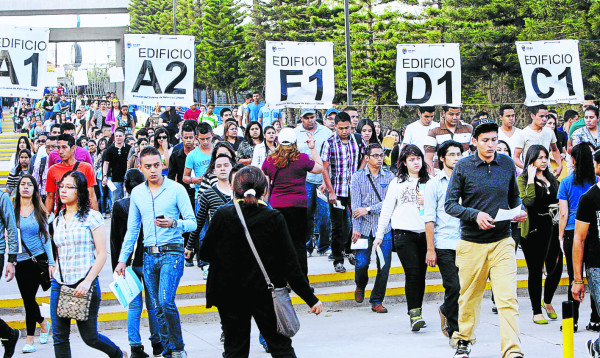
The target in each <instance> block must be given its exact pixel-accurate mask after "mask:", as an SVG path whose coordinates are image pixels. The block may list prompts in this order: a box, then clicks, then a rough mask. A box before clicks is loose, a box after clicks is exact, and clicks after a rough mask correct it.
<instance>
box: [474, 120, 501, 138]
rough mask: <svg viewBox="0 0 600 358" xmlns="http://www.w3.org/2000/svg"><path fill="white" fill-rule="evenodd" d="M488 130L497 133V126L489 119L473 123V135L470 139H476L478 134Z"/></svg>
mask: <svg viewBox="0 0 600 358" xmlns="http://www.w3.org/2000/svg"><path fill="white" fill-rule="evenodd" d="M489 130H492V131H493V130H495V131H498V124H497V123H496V122H494V121H493V120H491V119H489V118H481V119H478V120H476V121H474V122H473V135H472V137H471V138H477V136H479V134H481V133H485V132H488V131H489Z"/></svg>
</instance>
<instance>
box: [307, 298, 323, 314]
mask: <svg viewBox="0 0 600 358" xmlns="http://www.w3.org/2000/svg"><path fill="white" fill-rule="evenodd" d="M310 311H311V312H312V313H314V314H316V315H318V314H319V313H321V312H323V304H322V303H321V301H319V302H317V303H315V305H314V306H312V307H311V308H310Z"/></svg>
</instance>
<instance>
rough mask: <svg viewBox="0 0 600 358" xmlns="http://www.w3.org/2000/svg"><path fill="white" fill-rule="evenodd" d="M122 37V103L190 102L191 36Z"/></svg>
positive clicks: (161, 103)
mask: <svg viewBox="0 0 600 358" xmlns="http://www.w3.org/2000/svg"><path fill="white" fill-rule="evenodd" d="M124 40H125V90H124V97H125V98H124V101H125V103H135V104H142V105H156V104H160V105H167V106H169V105H170V106H189V105H191V104H192V103H193V101H194V94H193V89H194V57H195V56H194V37H193V36H173V35H171V36H170V35H137V34H127V35H124Z"/></svg>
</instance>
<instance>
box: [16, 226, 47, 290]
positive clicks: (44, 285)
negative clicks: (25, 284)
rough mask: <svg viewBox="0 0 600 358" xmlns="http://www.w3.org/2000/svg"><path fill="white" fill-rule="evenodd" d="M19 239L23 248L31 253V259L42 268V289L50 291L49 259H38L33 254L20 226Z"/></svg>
mask: <svg viewBox="0 0 600 358" xmlns="http://www.w3.org/2000/svg"><path fill="white" fill-rule="evenodd" d="M19 239H20V240H21V244H22V245H23V248H24V249H25V251H27V254H28V255H29V258H30V259H31V261H33V262H34V263H35V264H36V265H37V266H38V267H39V269H40V286H42V290H43V291H48V289H49V288H50V270H49V268H48V260H47V259H46V260H38V259H37V258H36V257H35V256H33V255H32V254H31V251H29V248H28V247H27V245H26V244H25V241H23V239H22V236H21V229H20V228H19ZM41 239H42V238H41V237H40V240H41ZM42 244H43V243H42Z"/></svg>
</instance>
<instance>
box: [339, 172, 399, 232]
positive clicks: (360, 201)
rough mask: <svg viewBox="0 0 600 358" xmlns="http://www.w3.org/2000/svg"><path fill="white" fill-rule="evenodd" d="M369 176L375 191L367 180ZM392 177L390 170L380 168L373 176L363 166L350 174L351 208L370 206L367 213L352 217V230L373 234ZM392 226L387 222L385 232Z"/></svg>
mask: <svg viewBox="0 0 600 358" xmlns="http://www.w3.org/2000/svg"><path fill="white" fill-rule="evenodd" d="M369 177H370V178H371V180H372V181H373V184H374V185H375V188H376V189H377V193H379V197H380V198H381V200H379V198H378V197H377V193H375V191H374V190H373V186H372V185H371V183H370V181H369ZM393 179H394V174H392V173H391V172H389V171H387V170H385V169H383V168H382V169H380V170H379V174H377V176H373V175H372V174H371V172H370V170H369V168H364V169H362V170H359V171H357V172H356V173H354V175H352V180H351V181H350V198H351V199H352V208H353V209H354V210H356V209H358V208H367V207H369V208H371V210H370V212H369V213H368V214H367V215H364V216H361V217H360V218H357V219H354V218H353V219H352V230H354V231H360V233H361V235H365V236H373V237H374V236H375V233H376V231H377V222H378V221H379V213H380V212H381V206H382V201H383V199H384V198H385V195H386V193H387V190H388V187H389V184H390V182H391V181H392V180H393ZM390 230H392V227H391V226H390V224H389V223H388V225H387V228H386V229H385V234H387V233H388V232H390Z"/></svg>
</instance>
